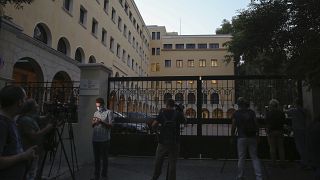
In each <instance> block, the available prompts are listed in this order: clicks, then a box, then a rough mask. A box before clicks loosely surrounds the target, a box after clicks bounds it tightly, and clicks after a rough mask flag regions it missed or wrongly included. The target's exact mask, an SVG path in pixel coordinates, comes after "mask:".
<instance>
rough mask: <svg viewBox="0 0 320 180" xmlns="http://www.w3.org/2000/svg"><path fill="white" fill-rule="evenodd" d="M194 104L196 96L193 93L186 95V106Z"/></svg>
mask: <svg viewBox="0 0 320 180" xmlns="http://www.w3.org/2000/svg"><path fill="white" fill-rule="evenodd" d="M195 103H196V96H195V95H194V93H189V94H188V104H195Z"/></svg>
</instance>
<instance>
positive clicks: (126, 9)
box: [124, 2, 129, 14]
mask: <svg viewBox="0 0 320 180" xmlns="http://www.w3.org/2000/svg"><path fill="white" fill-rule="evenodd" d="M128 9H129V5H128V3H127V2H125V4H124V11H125V12H126V14H128Z"/></svg>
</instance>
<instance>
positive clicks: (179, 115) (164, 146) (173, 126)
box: [152, 99, 185, 180]
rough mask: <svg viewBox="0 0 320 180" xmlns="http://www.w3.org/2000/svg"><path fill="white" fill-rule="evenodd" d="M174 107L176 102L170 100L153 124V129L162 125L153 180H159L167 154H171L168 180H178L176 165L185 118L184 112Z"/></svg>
mask: <svg viewBox="0 0 320 180" xmlns="http://www.w3.org/2000/svg"><path fill="white" fill-rule="evenodd" d="M174 107H175V103H174V100H172V99H169V100H168V101H167V102H166V108H165V109H163V110H161V111H160V113H159V115H158V117H157V119H156V120H155V121H154V122H153V123H152V127H153V128H155V127H157V126H158V125H159V124H160V125H161V127H160V135H159V142H158V147H157V150H156V159H155V168H154V172H153V177H152V180H157V179H158V178H159V176H160V174H161V169H162V164H163V161H164V157H165V155H166V153H168V154H169V157H168V159H169V167H168V172H167V174H168V179H169V180H175V179H176V163H177V158H178V156H179V151H180V124H181V123H184V121H185V118H184V115H183V112H181V111H178V110H175V109H174Z"/></svg>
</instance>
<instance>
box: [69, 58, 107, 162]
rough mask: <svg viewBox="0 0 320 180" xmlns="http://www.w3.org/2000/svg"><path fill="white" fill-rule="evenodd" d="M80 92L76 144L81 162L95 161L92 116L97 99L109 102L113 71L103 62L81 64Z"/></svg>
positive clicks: (75, 127)
mask: <svg viewBox="0 0 320 180" xmlns="http://www.w3.org/2000/svg"><path fill="white" fill-rule="evenodd" d="M79 68H80V70H81V75H80V93H79V108H78V118H79V122H78V123H76V124H75V125H74V135H75V144H76V149H77V156H78V162H79V164H83V163H88V162H93V151H92V141H91V138H92V127H91V118H92V116H93V113H94V112H95V111H96V107H95V100H96V98H98V97H102V98H104V99H105V101H106V102H107V90H108V77H110V75H111V73H112V71H111V70H110V69H109V68H107V67H106V66H104V65H103V64H97V63H94V64H81V65H79Z"/></svg>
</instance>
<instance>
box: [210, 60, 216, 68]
mask: <svg viewBox="0 0 320 180" xmlns="http://www.w3.org/2000/svg"><path fill="white" fill-rule="evenodd" d="M217 66H218V60H217V59H211V67H217Z"/></svg>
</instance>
